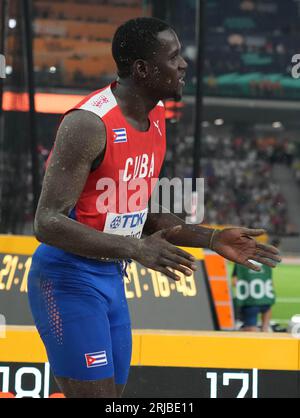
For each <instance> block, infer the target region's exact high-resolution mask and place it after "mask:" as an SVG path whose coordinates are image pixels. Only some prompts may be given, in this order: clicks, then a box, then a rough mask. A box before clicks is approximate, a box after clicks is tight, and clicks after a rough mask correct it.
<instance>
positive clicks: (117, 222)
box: [110, 216, 122, 229]
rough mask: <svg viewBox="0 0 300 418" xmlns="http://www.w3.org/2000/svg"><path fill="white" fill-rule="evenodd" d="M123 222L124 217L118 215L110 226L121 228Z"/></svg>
mask: <svg viewBox="0 0 300 418" xmlns="http://www.w3.org/2000/svg"><path fill="white" fill-rule="evenodd" d="M121 222H122V218H121V216H116V217H115V218H114V219H113V220H112V222H111V224H110V227H111V228H112V229H117V228H119V226H120V225H121Z"/></svg>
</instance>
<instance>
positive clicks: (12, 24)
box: [8, 19, 17, 29]
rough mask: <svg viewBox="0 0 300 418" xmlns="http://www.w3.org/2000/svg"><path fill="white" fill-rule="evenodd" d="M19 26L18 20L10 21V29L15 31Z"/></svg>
mask: <svg viewBox="0 0 300 418" xmlns="http://www.w3.org/2000/svg"><path fill="white" fill-rule="evenodd" d="M16 26H17V21H16V19H9V21H8V27H9V28H10V29H14V28H15V27H16Z"/></svg>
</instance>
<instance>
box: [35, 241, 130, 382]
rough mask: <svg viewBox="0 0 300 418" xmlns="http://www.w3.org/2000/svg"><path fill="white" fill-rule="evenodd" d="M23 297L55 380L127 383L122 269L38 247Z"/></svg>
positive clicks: (127, 325)
mask: <svg viewBox="0 0 300 418" xmlns="http://www.w3.org/2000/svg"><path fill="white" fill-rule="evenodd" d="M28 295H29V302H30V307H31V311H32V315H33V318H34V321H35V324H36V327H37V329H38V331H39V334H40V336H41V338H42V340H43V342H44V345H45V347H46V350H47V354H48V359H49V363H50V366H51V368H52V371H53V374H54V375H55V376H57V377H69V378H72V379H76V380H99V379H105V378H109V377H114V379H115V383H116V384H122V385H123V384H125V383H126V381H127V377H128V373H129V366H130V359H131V348H132V341H131V324H130V316H129V310H128V305H127V300H126V296H125V291H124V283H123V268H122V263H119V262H100V261H96V260H92V259H87V258H84V257H80V256H76V255H73V254H70V253H67V252H65V251H63V250H60V249H58V248H54V247H51V246H48V245H45V244H41V245H40V246H39V247H38V249H37V250H36V252H35V253H34V255H33V259H32V266H31V270H30V273H29V277H28Z"/></svg>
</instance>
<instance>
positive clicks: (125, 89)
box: [113, 78, 159, 122]
mask: <svg viewBox="0 0 300 418" xmlns="http://www.w3.org/2000/svg"><path fill="white" fill-rule="evenodd" d="M113 94H114V96H115V98H116V100H117V103H118V105H119V106H120V107H121V110H122V112H123V113H124V114H125V115H126V116H128V117H130V118H132V119H135V120H136V121H138V122H143V121H145V120H148V115H149V112H150V111H151V110H152V109H153V108H154V107H155V106H156V105H157V103H158V101H159V99H154V98H153V97H149V92H147V90H146V89H145V88H143V87H141V86H137V85H136V84H135V83H134V82H133V80H131V79H130V78H126V79H121V78H118V79H117V83H116V86H115V88H114V90H113Z"/></svg>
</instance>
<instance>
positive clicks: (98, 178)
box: [28, 18, 280, 397]
mask: <svg viewBox="0 0 300 418" xmlns="http://www.w3.org/2000/svg"><path fill="white" fill-rule="evenodd" d="M180 51H181V45H180V42H179V40H178V38H177V36H176V34H175V32H174V30H173V29H172V28H171V27H170V26H169V25H168V24H166V23H165V22H162V21H160V20H157V19H153V18H138V19H134V20H130V21H128V22H127V23H125V24H124V25H122V26H121V27H119V29H118V30H117V32H116V34H115V36H114V39H113V43H112V52H113V56H114V59H115V61H116V64H117V68H118V79H117V81H115V82H113V83H112V84H111V85H109V86H107V87H105V88H104V89H102V90H99V91H96V92H94V93H92V94H91V95H89V96H88V97H87V98H86V99H85V100H83V101H82V102H81V103H79V104H78V106H76V107H75V109H72V111H69V112H68V113H67V114H66V115H65V116H64V118H63V120H62V123H61V125H60V127H59V129H58V132H57V137H56V141H55V145H54V148H53V152H52V155H51V157H50V161H49V164H48V168H47V171H46V175H45V179H44V184H43V189H42V193H41V197H40V201H39V205H38V209H37V213H36V218H35V232H36V236H37V238H38V239H39V241H41V242H43V244H41V245H40V246H39V248H38V249H37V251H36V252H35V254H34V256H33V262H32V268H31V271H30V275H29V282H28V291H29V299H30V305H31V309H32V313H33V317H34V319H35V323H36V326H37V328H38V331H39V333H40V335H41V338H42V340H43V342H44V344H45V347H46V349H47V353H48V358H49V362H50V365H51V368H52V371H53V373H54V375H55V377H56V380H57V382H58V384H59V386H60V387H61V389H62V391H63V392H64V394H65V396H66V397H118V396H121V394H122V392H123V389H124V386H125V384H126V381H127V377H128V371H129V366H130V358H131V327H130V318H129V313H128V306H127V301H126V298H125V294H124V285H123V273H124V270H125V269H126V267H124V265H126V263H124V262H125V261H127V260H131V259H133V260H136V261H137V262H139V263H141V264H143V265H144V266H146V267H148V268H151V269H154V270H157V271H160V272H162V273H164V274H165V275H166V276H168V277H169V278H171V279H174V280H177V279H178V276H177V274H176V271H179V272H182V273H185V274H186V275H190V274H192V270H195V269H196V267H195V264H194V261H195V260H194V258H193V257H192V256H191V255H189V254H188V253H186V252H184V251H182V250H181V249H179V248H177V245H178V246H191V247H204V248H208V247H209V248H211V249H213V250H214V251H216V252H218V253H219V254H221V255H222V256H224V257H226V258H227V259H229V260H233V261H235V262H237V263H240V264H242V265H244V266H247V267H249V268H253V269H254V270H255V269H257V267H256V266H254V265H253V264H252V263H251V261H249V259H250V260H251V259H252V260H256V261H258V262H262V263H265V264H267V265H270V266H272V267H274V266H275V264H276V262H277V261H280V258H279V257H278V255H277V254H278V251H277V250H276V249H275V248H273V247H270V246H265V245H261V244H258V243H256V241H255V240H254V238H252V237H254V236H258V235H260V234H262V233H263V232H264V231H263V230H250V229H246V228H230V229H225V230H223V231H222V232H217V231H215V230H212V229H209V228H203V227H198V226H193V225H185V224H184V222H183V221H181V220H180V219H179V218H178V217H176V216H174V215H172V214H154V213H148V215H147V204H148V201H149V198H150V195H151V180H152V179H155V178H158V176H159V171H160V169H161V166H162V163H163V159H164V154H165V117H164V108H163V104H162V102H161V100H163V99H167V98H174V97H177V98H178V97H181V95H182V89H183V86H184V76H185V70H186V67H187V64H186V62H185V61H184V59H183V58H182V56H181V52H180ZM107 178H108V179H110V180H112V183H113V184H111V185H110V186H109V185H108V186H107V187H105V188H103V184H102V183H101V182H102V180H103V179H106V180H107ZM140 180H143V185H144V186H145V185H147V186H149V187H148V188H145V187H144V192H143V193H144V194H143V196H140V199H137V200H139V202H135V193H136V190H133V189H134V187H133V185H134V184H135V183H134V182H135V181H136V182H137V183H136V184H138V183H139V181H140ZM129 184H130V187H129ZM114 185H115V186H114ZM124 186H128V190H127V193H126V194H127V196H126V194H125V193H124ZM121 189H122V190H123V191H122V194H121V198H119V193H118V192H119V191H120V190H121ZM115 192H116V193H115ZM115 196H117V197H116V199H114V197H115ZM108 201H110V203H108ZM134 219H135V220H136V221H134V222H133V220H134ZM142 232H143V234H145V235H146V237H145V238H144V237H143V238H141V239H139V238H140V237H141V234H142ZM171 270H172V271H171Z"/></svg>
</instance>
